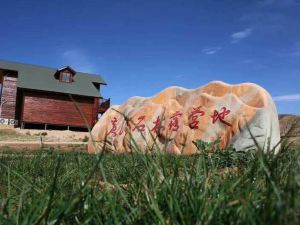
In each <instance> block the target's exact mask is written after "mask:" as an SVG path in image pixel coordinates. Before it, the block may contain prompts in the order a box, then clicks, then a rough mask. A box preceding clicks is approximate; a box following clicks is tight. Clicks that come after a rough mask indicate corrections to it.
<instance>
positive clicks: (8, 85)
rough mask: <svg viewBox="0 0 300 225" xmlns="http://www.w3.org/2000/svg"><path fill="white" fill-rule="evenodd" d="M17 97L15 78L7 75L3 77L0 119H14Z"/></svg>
mask: <svg viewBox="0 0 300 225" xmlns="http://www.w3.org/2000/svg"><path fill="white" fill-rule="evenodd" d="M16 96H17V78H16V77H12V76H9V75H5V76H3V87H2V96H1V98H2V100H3V101H4V104H3V105H2V111H1V115H0V117H1V118H5V119H15V111H16Z"/></svg>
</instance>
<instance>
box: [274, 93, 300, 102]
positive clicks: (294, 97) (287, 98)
mask: <svg viewBox="0 0 300 225" xmlns="http://www.w3.org/2000/svg"><path fill="white" fill-rule="evenodd" d="M273 100H274V101H276V102H294V101H300V94H295V95H281V96H276V97H273Z"/></svg>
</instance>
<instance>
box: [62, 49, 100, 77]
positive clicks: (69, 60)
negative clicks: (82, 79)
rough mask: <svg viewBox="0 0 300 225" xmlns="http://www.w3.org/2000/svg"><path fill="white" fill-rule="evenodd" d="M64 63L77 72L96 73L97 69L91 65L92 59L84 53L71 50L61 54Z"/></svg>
mask: <svg viewBox="0 0 300 225" xmlns="http://www.w3.org/2000/svg"><path fill="white" fill-rule="evenodd" d="M61 56H62V61H63V62H64V63H65V65H66V66H71V67H72V68H73V69H75V70H76V71H82V72H90V73H91V72H94V71H95V67H94V66H93V64H92V63H91V60H90V58H89V57H88V56H87V55H86V54H85V53H84V52H82V51H80V50H77V49H71V50H67V51H65V52H63V53H62V54H61Z"/></svg>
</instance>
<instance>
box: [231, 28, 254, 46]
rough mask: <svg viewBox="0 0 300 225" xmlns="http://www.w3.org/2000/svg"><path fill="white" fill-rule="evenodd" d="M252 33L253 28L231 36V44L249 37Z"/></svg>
mask: <svg viewBox="0 0 300 225" xmlns="http://www.w3.org/2000/svg"><path fill="white" fill-rule="evenodd" d="M252 32H253V28H246V29H244V30H242V31H239V32H236V33H233V34H231V38H232V43H237V42H239V41H241V40H243V39H245V38H247V37H249V36H250V35H251V34H252Z"/></svg>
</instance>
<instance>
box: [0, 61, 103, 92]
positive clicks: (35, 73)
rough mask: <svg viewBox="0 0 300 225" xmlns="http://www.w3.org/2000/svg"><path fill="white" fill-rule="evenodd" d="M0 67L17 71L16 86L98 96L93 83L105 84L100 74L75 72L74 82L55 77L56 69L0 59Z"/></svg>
mask: <svg viewBox="0 0 300 225" xmlns="http://www.w3.org/2000/svg"><path fill="white" fill-rule="evenodd" d="M0 69H4V70H12V71H17V72H18V81H17V87H19V88H26V89H32V90H40V91H51V92H57V93H66V94H73V95H81V96H90V97H100V93H99V91H98V90H97V88H96V87H95V85H94V84H93V83H97V84H106V82H105V81H104V79H103V78H102V77H101V76H100V75H95V74H88V73H82V72H76V75H75V76H74V82H72V83H65V82H60V81H59V80H57V79H55V74H56V72H57V71H58V69H54V68H48V67H43V66H35V65H30V64H23V63H16V62H9V61H3V60H0Z"/></svg>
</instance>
